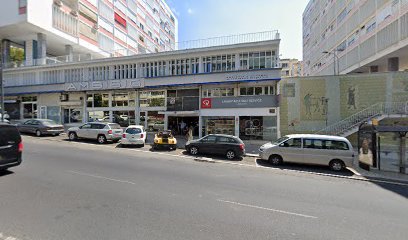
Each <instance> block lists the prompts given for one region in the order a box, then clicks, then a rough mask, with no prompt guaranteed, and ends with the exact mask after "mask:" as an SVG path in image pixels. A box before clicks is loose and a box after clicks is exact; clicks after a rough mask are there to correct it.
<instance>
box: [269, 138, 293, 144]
mask: <svg viewBox="0 0 408 240" xmlns="http://www.w3.org/2000/svg"><path fill="white" fill-rule="evenodd" d="M288 139H289V137H286V136H285V137H281V138H279V139H278V140H276V141H272V142H271V143H272V144H275V145H279V144H281V143H282V142H284V141H286V140H288Z"/></svg>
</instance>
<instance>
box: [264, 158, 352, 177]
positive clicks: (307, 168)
mask: <svg viewBox="0 0 408 240" xmlns="http://www.w3.org/2000/svg"><path fill="white" fill-rule="evenodd" d="M256 163H257V164H258V165H259V166H262V167H270V168H278V169H286V170H293V171H302V172H309V173H320V174H330V175H338V176H345V177H351V176H354V173H353V172H351V171H349V170H348V169H346V170H343V171H340V172H335V171H332V170H330V169H329V167H326V166H315V165H313V166H311V165H304V164H296V163H283V164H282V165H280V166H273V165H272V164H270V163H269V162H268V161H265V160H262V159H257V160H256Z"/></svg>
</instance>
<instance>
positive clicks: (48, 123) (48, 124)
mask: <svg viewBox="0 0 408 240" xmlns="http://www.w3.org/2000/svg"><path fill="white" fill-rule="evenodd" d="M41 122H42V124H43V125H44V126H52V125H58V123H56V122H55V121H53V120H42V121H41Z"/></svg>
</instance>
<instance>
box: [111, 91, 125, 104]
mask: <svg viewBox="0 0 408 240" xmlns="http://www.w3.org/2000/svg"><path fill="white" fill-rule="evenodd" d="M127 106H129V93H127V92H125V93H119V92H118V93H113V94H112V107H127Z"/></svg>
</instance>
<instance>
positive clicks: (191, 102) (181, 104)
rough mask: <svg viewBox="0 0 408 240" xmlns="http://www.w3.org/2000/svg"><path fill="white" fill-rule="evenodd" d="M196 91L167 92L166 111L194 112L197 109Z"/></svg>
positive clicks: (197, 96)
mask: <svg viewBox="0 0 408 240" xmlns="http://www.w3.org/2000/svg"><path fill="white" fill-rule="evenodd" d="M199 96H200V92H199V90H198V89H182V90H168V91H167V110H168V111H195V110H198V109H199V102H200V101H199Z"/></svg>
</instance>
